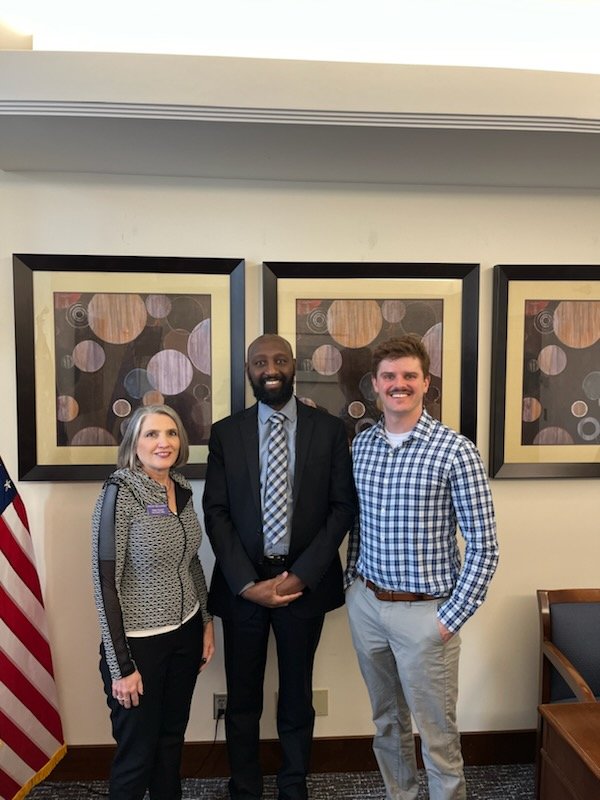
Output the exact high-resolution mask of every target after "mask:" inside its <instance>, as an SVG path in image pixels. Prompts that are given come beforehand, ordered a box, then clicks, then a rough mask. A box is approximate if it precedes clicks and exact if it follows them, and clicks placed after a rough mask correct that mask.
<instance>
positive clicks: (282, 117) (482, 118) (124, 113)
mask: <svg viewBox="0 0 600 800" xmlns="http://www.w3.org/2000/svg"><path fill="white" fill-rule="evenodd" d="M0 115H4V116H49V117H102V118H117V119H171V120H198V121H202V122H258V123H275V124H293V125H297V124H299V125H339V126H360V127H374V128H438V129H448V130H497V131H561V132H569V133H598V132H600V119H581V118H573V117H542V116H517V115H498V114H444V113H411V112H408V111H403V112H372V111H363V112H360V111H343V110H330V111H325V110H320V109H312V110H307V109H294V108H287V109H283V108H249V107H232V108H227V107H223V106H192V105H175V104H160V105H159V104H151V103H103V102H101V103H98V102H92V103H90V102H79V101H67V102H65V101H38V100H21V101H14V100H13V101H10V100H0Z"/></svg>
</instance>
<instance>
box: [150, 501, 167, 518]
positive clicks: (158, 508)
mask: <svg viewBox="0 0 600 800" xmlns="http://www.w3.org/2000/svg"><path fill="white" fill-rule="evenodd" d="M146 513H147V514H149V516H151V517H168V516H169V514H170V513H171V512H170V511H169V506H168V505H167V504H166V503H156V504H154V505H150V506H146Z"/></svg>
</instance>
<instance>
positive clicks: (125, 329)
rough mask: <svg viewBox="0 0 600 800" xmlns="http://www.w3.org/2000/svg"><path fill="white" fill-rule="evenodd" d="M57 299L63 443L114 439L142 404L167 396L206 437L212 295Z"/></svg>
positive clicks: (196, 434) (197, 439)
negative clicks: (196, 408) (194, 412)
mask: <svg viewBox="0 0 600 800" xmlns="http://www.w3.org/2000/svg"><path fill="white" fill-rule="evenodd" d="M115 283H118V280H115ZM53 306H54V350H55V364H56V442H57V446H58V447H61V446H69V447H77V446H85V447H94V446H106V445H110V446H113V445H116V444H118V443H119V442H120V441H121V439H122V436H123V432H124V431H125V429H126V427H127V422H128V420H129V417H130V416H131V414H132V412H133V411H134V410H135V409H136V408H138V407H139V406H140V405H152V404H161V403H164V402H165V401H166V402H167V403H168V404H169V405H171V406H172V407H173V408H174V409H175V410H176V411H177V412H178V413H179V414H180V416H181V417H182V419H183V422H184V425H185V426H186V431H187V433H188V436H189V440H190V444H192V445H200V444H207V443H208V435H209V430H210V425H211V423H212V413H213V411H212V409H213V406H212V400H211V397H212V382H211V375H210V372H211V370H210V358H211V350H212V342H211V296H210V295H204V294H197V295H192V294H190V295H181V294H167V293H149V294H142V293H135V292H134V293H127V292H122V293H119V292H114V293H108V292H95V293H94V292H55V293H54V298H53ZM191 356H193V361H192V357H191ZM196 387H202V389H201V390H199V389H197V388H196ZM197 395H198V396H197ZM196 406H201V409H200V410H199V411H198V413H197V414H195V415H194V414H193V413H192V411H193V410H194V409H195V407H196Z"/></svg>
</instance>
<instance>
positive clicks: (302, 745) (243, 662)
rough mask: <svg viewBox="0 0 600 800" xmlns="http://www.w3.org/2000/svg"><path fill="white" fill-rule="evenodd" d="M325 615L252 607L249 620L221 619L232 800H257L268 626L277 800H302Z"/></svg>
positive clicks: (258, 794) (260, 774)
mask: <svg viewBox="0 0 600 800" xmlns="http://www.w3.org/2000/svg"><path fill="white" fill-rule="evenodd" d="M323 620H324V615H323V614H321V615H320V616H318V617H312V618H310V619H301V618H299V617H296V616H294V615H293V614H292V613H291V611H290V609H289V607H284V608H277V609H268V608H264V607H262V606H256V610H255V612H254V613H253V614H252V616H251V617H250V618H249V619H244V620H235V619H224V620H223V642H224V650H225V670H226V673H227V709H226V712H225V731H226V735H227V752H228V756H229V765H230V769H231V779H230V781H229V793H230V796H231V798H232V800H258V798H260V797H262V790H263V777H262V770H261V767H260V762H259V723H260V717H261V714H262V710H263V683H264V674H265V664H266V659H267V643H268V638H269V631H270V629H271V628H272V629H273V633H274V635H275V643H276V646H277V661H278V670H279V699H278V704H277V732H278V734H279V741H280V743H281V749H282V754H283V761H282V765H281V768H280V769H279V771H278V773H277V788H278V792H279V795H278V796H279V798H280V800H306V798H307V790H306V775H307V773H308V766H309V759H310V750H311V744H312V735H313V728H314V718H315V712H314V709H313V705H312V674H313V664H314V658H315V652H316V649H317V645H318V643H319V638H320V636H321V631H322V629H323Z"/></svg>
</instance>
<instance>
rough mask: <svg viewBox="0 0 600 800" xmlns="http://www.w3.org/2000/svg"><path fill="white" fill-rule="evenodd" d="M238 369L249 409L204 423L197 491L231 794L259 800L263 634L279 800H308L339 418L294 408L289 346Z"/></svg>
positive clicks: (347, 478) (338, 531)
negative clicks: (207, 427) (221, 677)
mask: <svg viewBox="0 0 600 800" xmlns="http://www.w3.org/2000/svg"><path fill="white" fill-rule="evenodd" d="M246 371H247V375H248V379H249V381H250V384H251V386H252V389H253V391H254V395H255V397H256V399H257V400H258V403H257V404H255V405H254V406H252V408H249V409H246V410H245V411H242V412H240V413H238V414H234V415H233V416H231V417H227V418H226V419H224V420H221V421H220V422H217V423H215V424H214V425H213V427H212V431H211V436H210V442H209V456H208V468H207V473H206V487H205V491H204V513H205V520H206V528H207V533H208V536H209V538H210V541H211V544H212V547H213V550H214V553H215V557H216V565H215V570H214V573H213V577H212V582H211V587H210V594H209V608H210V610H211V611H212V613H213V614H216V615H217V616H219V617H221V618H222V620H223V639H224V649H225V670H226V674H227V710H226V712H225V730H226V736H227V750H228V754H229V762H230V768H231V779H230V781H229V792H230V796H231V798H232V800H258V798H260V797H261V796H262V788H263V779H262V772H261V768H260V763H259V722H260V717H261V713H262V706H263V682H264V670H265V663H266V657H267V641H268V637H269V631H270V629H271V628H272V629H273V633H274V635H275V642H276V646H277V659H278V667H279V698H278V705H277V730H278V734H279V740H280V743H281V748H282V754H283V761H282V766H281V768H280V770H279V772H278V775H277V787H278V793H279V795H278V796H279V800H306V798H307V790H306V774H307V772H308V764H309V757H310V748H311V742H312V733H313V727H314V709H313V706H312V671H313V663H314V656H315V651H316V649H317V645H318V643H319V638H320V635H321V630H322V627H323V620H324V616H325V612H327V611H330V610H331V609H334V608H337V607H339V606H341V605H342V604H343V602H344V595H343V588H342V569H341V564H340V559H339V555H338V548H339V546H340V544H341V542H342V540H343V538H344V536H345V534H346V532H347V531H348V529H349V528H350V527H351V525H352V523H353V520H354V516H355V513H356V505H355V503H356V500H355V492H354V484H353V480H352V466H351V460H350V455H349V449H348V442H347V438H346V434H345V431H344V426H343V424H342V422H341V421H340V420H339V419H337V418H336V417H333V416H332V415H330V414H327V413H326V412H323V411H320V410H317V409H315V408H311V407H309V406H306V405H304V404H303V403H301V402H298V401H297V400H296V398H295V396H294V394H293V386H294V375H295V360H294V358H293V354H292V349H291V346H290V344H289V342H287V341H286V340H285V339H282V338H281V337H280V336H275V335H271V334H267V335H265V336H260V337H259V338H258V339H256V340H255V341H254V342H252V344H251V345H250V347H249V348H248V360H247V364H246ZM276 412H279V413H276ZM276 426H280V427H279V431H280V436H281V431H283V443H282V449H283V451H284V453H283V456H282V458H283V464H284V467H283V471H284V473H285V474H284V477H283V484H284V485H283V488H282V491H281V493H280V494H281V495H282V497H281V503H282V504H283V508H282V509H281V508H280V511H281V515H282V517H283V520H282V523H281V526H280V528H281V529H280V530H279V531H278V532H276V533H275V534H273V528H274V523H273V522H272V519H271V515H272V512H273V509H272V506H273V498H272V494H273V489H274V485H275V483H276V482H277V481H279V479H280V477H281V475H280V476H279V478H278V477H277V474H276V471H275V467H274V460H272V459H274V458H275V456H272V455H271V453H272V452H273V450H274V448H275V445H274V444H273V442H274V441H275V436H276V434H275V433H274V430H275V427H276ZM280 453H281V448H280ZM280 466H281V461H280ZM281 503H280V505H281Z"/></svg>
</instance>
